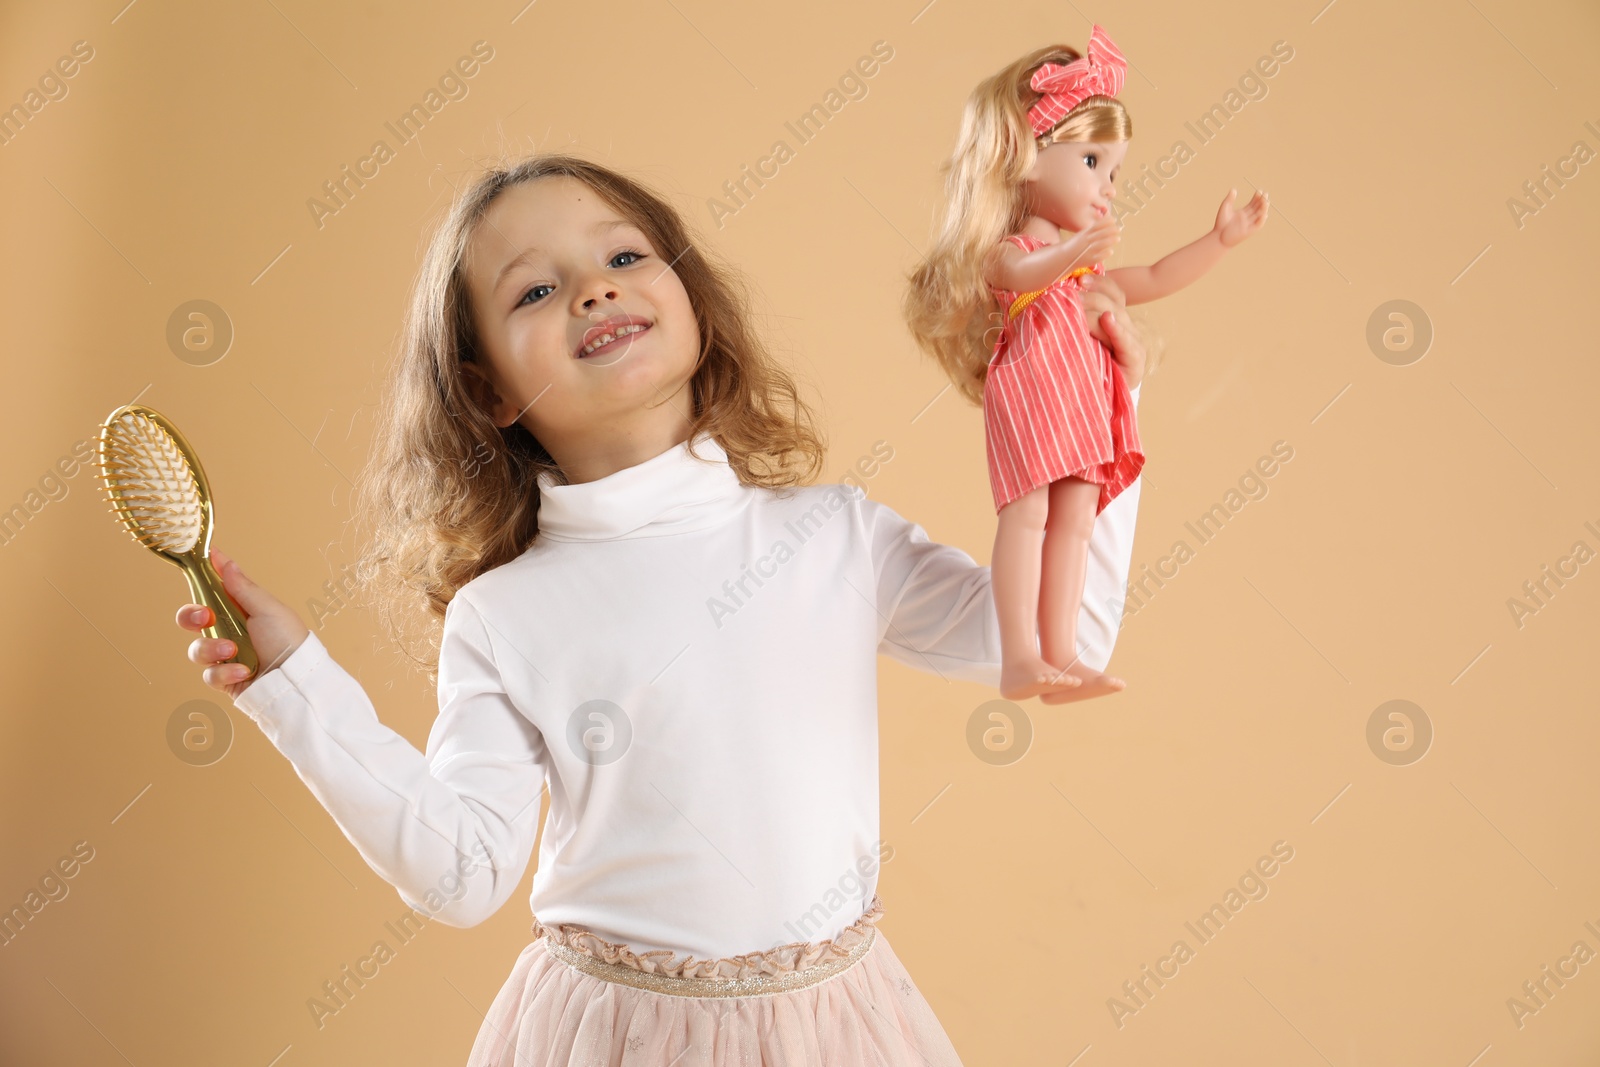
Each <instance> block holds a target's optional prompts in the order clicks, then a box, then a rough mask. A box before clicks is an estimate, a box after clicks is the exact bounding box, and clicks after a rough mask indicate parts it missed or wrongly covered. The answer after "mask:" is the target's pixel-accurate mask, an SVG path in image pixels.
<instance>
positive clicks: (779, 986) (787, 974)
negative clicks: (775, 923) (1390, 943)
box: [544, 929, 878, 997]
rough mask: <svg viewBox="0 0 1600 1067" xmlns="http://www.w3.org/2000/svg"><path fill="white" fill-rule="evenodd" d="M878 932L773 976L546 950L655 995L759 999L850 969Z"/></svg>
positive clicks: (555, 946) (562, 948) (554, 947)
mask: <svg viewBox="0 0 1600 1067" xmlns="http://www.w3.org/2000/svg"><path fill="white" fill-rule="evenodd" d="M877 934H878V932H877V930H876V929H873V930H869V931H868V932H867V936H866V937H864V938H862V939H861V940H860V941H859V942H857V943H856V946H855V947H854V948H852V949H851V950H850V951H849V952H848V953H847V954H845V955H843V956H839V957H835V958H834V959H829V960H823V961H822V962H821V963H814V964H812V965H811V966H809V967H802V968H801V969H800V970H797V971H778V972H776V973H773V974H754V975H750V976H749V977H745V978H702V977H692V976H684V975H675V974H655V973H653V972H651V971H640V970H636V969H635V968H633V967H629V966H627V965H626V964H621V963H607V962H606V961H605V960H601V959H596V958H595V957H593V956H591V955H589V954H588V953H587V952H580V951H578V950H577V949H575V948H568V947H567V946H566V945H563V944H561V943H560V942H559V941H555V940H553V939H551V938H546V939H545V943H544V944H545V948H546V950H548V951H549V952H550V954H551V955H552V956H554V957H555V958H556V959H558V960H560V961H561V962H563V963H565V964H567V965H568V966H570V967H574V968H576V969H578V970H580V971H582V972H583V973H584V974H588V975H593V976H594V977H596V978H599V979H601V980H603V981H607V982H617V983H619V984H621V985H627V986H632V987H634V988H635V989H644V990H648V991H650V992H652V993H665V994H667V995H668V996H674V997H759V996H766V995H768V994H772V993H787V992H790V991H791V990H795V989H805V988H807V987H808V986H814V985H816V984H817V983H818V982H822V981H826V980H827V979H829V978H832V977H834V976H835V975H837V974H842V973H843V972H844V971H846V970H849V969H850V968H851V967H853V966H854V965H855V964H856V963H858V962H859V961H860V960H861V958H862V957H864V956H865V955H866V954H867V953H868V952H869V951H870V950H871V949H872V944H873V942H874V941H876V940H877Z"/></svg>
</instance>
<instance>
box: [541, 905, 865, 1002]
mask: <svg viewBox="0 0 1600 1067" xmlns="http://www.w3.org/2000/svg"><path fill="white" fill-rule="evenodd" d="M882 916H883V901H882V899H881V898H879V897H877V896H876V895H874V896H873V898H872V900H871V901H870V902H869V903H868V905H867V907H866V910H865V911H864V912H863V913H862V914H861V916H860V917H859V918H857V919H856V920H855V921H854V922H852V923H851V924H850V925H849V926H846V927H845V928H844V929H843V930H841V931H839V933H838V934H836V935H834V937H833V938H831V939H829V940H826V941H792V942H790V943H788V944H785V945H775V946H773V947H772V948H769V949H761V950H757V951H754V952H747V953H744V954H742V955H739V956H723V957H717V958H708V959H696V958H695V957H694V956H685V957H683V958H681V959H680V958H679V957H678V955H677V954H676V953H674V952H672V951H670V950H667V949H655V950H652V951H649V952H643V953H635V952H634V951H633V950H632V949H630V948H629V947H628V946H627V945H625V944H619V943H616V942H612V941H607V940H605V939H604V938H602V937H600V936H599V935H598V934H596V933H594V931H592V930H589V929H587V928H585V927H583V926H579V925H575V924H571V923H556V924H553V925H546V924H544V923H542V922H540V921H539V920H538V918H537V917H535V919H534V922H533V932H534V934H535V935H536V936H537V937H539V938H540V939H541V940H542V942H543V943H544V946H545V948H546V949H547V950H548V951H549V953H550V955H552V956H554V957H555V958H556V959H558V960H560V961H561V962H563V963H566V964H567V965H569V966H571V967H573V968H575V969H576V970H579V971H582V972H583V973H584V974H589V975H593V976H594V977H596V978H600V979H602V980H604V981H607V982H616V983H618V984H621V985H629V986H633V987H634V988H636V989H646V990H650V991H652V992H656V993H666V994H669V995H673V996H686V997H749V996H762V995H765V994H770V993H782V992H787V991H789V990H792V989H804V988H806V987H808V986H813V985H816V984H817V983H818V982H823V981H826V980H827V979H829V978H832V977H834V976H835V975H838V974H841V973H843V972H844V971H846V970H848V969H849V968H850V967H852V966H854V965H855V964H856V963H857V962H859V961H860V960H861V959H862V958H863V957H864V956H866V954H867V953H868V952H869V951H871V949H872V945H873V942H874V940H875V938H876V935H877V929H876V924H877V922H878V920H879V919H880V918H882Z"/></svg>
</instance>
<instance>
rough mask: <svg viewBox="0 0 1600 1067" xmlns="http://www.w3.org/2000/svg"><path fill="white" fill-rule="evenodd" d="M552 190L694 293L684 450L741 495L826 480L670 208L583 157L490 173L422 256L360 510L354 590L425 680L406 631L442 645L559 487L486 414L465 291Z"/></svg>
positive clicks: (426, 659) (724, 285)
mask: <svg viewBox="0 0 1600 1067" xmlns="http://www.w3.org/2000/svg"><path fill="white" fill-rule="evenodd" d="M557 176H563V177H567V178H573V179H576V180H577V181H580V182H582V183H583V184H584V185H586V186H588V187H589V188H590V189H592V190H593V191H594V192H595V194H596V195H597V196H599V197H600V198H601V199H602V200H604V201H605V202H606V203H607V204H608V205H610V206H611V207H612V208H613V209H614V210H615V211H616V212H617V214H619V215H620V216H622V217H623V218H625V219H627V220H628V221H630V222H632V223H634V224H635V225H637V226H638V227H639V228H640V229H641V230H643V231H644V233H645V235H646V236H647V237H648V238H649V241H650V244H651V246H652V248H653V249H654V251H655V252H656V253H657V254H658V255H661V256H663V257H664V259H663V262H664V263H670V265H671V268H672V271H673V273H674V274H676V275H677V276H678V278H679V280H681V281H682V283H683V287H684V289H685V290H686V291H687V292H688V296H689V302H690V304H691V305H692V306H693V308H694V315H695V320H696V322H697V324H698V326H699V331H700V355H699V362H698V364H697V365H696V369H695V371H694V376H693V378H692V379H691V382H690V393H691V398H692V404H693V411H692V412H691V417H692V418H693V424H692V427H691V430H690V439H691V440H693V439H694V438H695V437H696V436H698V435H699V434H700V433H701V432H702V431H704V432H707V433H709V434H711V436H712V438H713V439H714V440H716V442H717V443H718V444H720V445H721V446H722V447H723V449H724V450H725V451H726V452H727V454H728V463H729V465H730V466H731V467H732V468H733V469H734V471H735V472H737V474H738V476H739V480H740V481H741V482H742V483H744V484H746V485H755V486H765V487H770V488H779V487H783V486H790V485H799V484H803V483H805V482H807V481H809V480H810V479H811V478H812V477H813V476H814V475H815V474H816V473H817V472H818V470H819V469H820V468H821V466H822V461H823V452H824V449H825V444H824V440H823V436H822V434H821V432H820V431H819V430H818V429H817V428H816V427H815V424H814V419H813V416H812V413H811V410H810V408H809V406H808V405H807V404H806V402H805V400H804V398H803V397H802V396H801V394H800V391H799V389H798V388H797V386H796V383H795V380H794V379H793V378H792V377H791V375H790V374H789V372H788V371H787V370H786V369H785V368H784V367H783V366H782V365H781V364H780V363H779V362H778V360H777V359H775V358H774V356H773V355H772V353H771V352H770V351H769V350H768V348H767V347H766V345H765V343H764V342H763V340H762V338H761V336H760V335H759V334H758V333H757V332H756V330H755V329H754V328H753V327H752V326H751V323H750V300H749V296H748V293H747V290H746V287H745V284H744V281H743V279H742V278H741V276H739V275H738V273H737V272H736V271H734V270H733V269H732V268H730V267H728V266H725V265H723V264H722V263H720V262H719V261H718V260H716V259H715V258H714V257H713V256H712V255H711V254H710V253H708V251H707V250H706V248H705V247H704V246H703V245H701V244H700V243H698V242H697V241H696V240H695V239H693V238H691V236H690V234H689V233H688V231H687V228H686V226H685V224H684V222H683V219H682V217H681V216H680V215H679V213H678V212H677V211H676V210H675V209H674V208H673V207H672V206H671V205H670V204H668V203H667V202H666V201H665V200H663V199H661V198H660V197H658V196H656V195H655V194H654V193H652V192H651V191H650V190H648V189H646V188H645V187H644V186H643V185H641V184H639V183H638V182H636V181H634V180H632V179H630V178H628V177H627V176H625V175H623V174H620V173H618V172H616V171H614V170H611V169H610V168H607V167H604V166H601V165H600V164H598V163H593V162H590V161H588V160H584V159H581V158H578V157H575V156H570V155H558V154H538V155H532V156H528V157H525V158H522V159H520V160H514V161H506V162H503V163H502V164H501V165H498V166H495V167H492V168H491V169H489V170H487V171H486V172H485V173H483V174H482V175H481V176H480V177H478V178H477V179H476V180H475V181H474V182H473V183H472V184H471V185H470V186H469V187H468V188H466V189H465V191H464V192H462V193H460V194H459V195H458V196H457V197H456V199H455V202H454V203H453V205H452V206H451V208H450V211H449V214H448V215H447V216H446V217H445V218H444V220H443V221H442V222H441V223H440V224H439V226H438V228H437V229H436V230H435V232H434V234H433V236H432V239H431V241H430V242H429V244H428V247H427V251H426V253H425V254H424V256H423V259H422V264H421V268H420V269H419V271H418V273H417V275H416V280H415V283H414V286H413V289H412V293H411V300H410V306H409V308H408V310H407V313H406V316H405V322H404V326H403V330H402V335H401V341H400V351H399V355H398V358H397V359H396V360H395V361H394V363H393V365H392V367H391V370H390V374H389V378H388V381H387V382H386V386H385V396H384V400H383V403H382V404H381V405H380V411H379V415H378V418H377V425H376V427H375V429H374V434H373V451H372V453H371V455H370V458H369V461H368V464H367V468H366V471H365V474H364V475H363V477H362V480H361V484H360V486H359V489H358V496H357V501H356V511H357V515H358V518H359V519H360V520H361V522H362V524H363V525H365V526H367V527H369V528H370V531H371V537H370V540H369V541H368V542H367V543H366V545H365V546H364V548H363V550H362V552H361V555H360V558H359V559H358V560H357V564H356V577H357V580H358V581H359V582H360V584H361V586H362V588H363V590H364V591H368V592H372V593H376V594H377V595H376V597H375V599H376V601H377V606H378V608H379V611H380V615H381V618H382V621H383V624H384V626H385V628H386V629H387V630H388V631H389V633H390V635H391V636H392V637H393V638H394V639H395V643H396V644H397V645H398V646H399V647H400V649H401V651H402V652H403V653H404V654H406V655H407V656H408V657H409V658H410V659H411V660H412V661H413V662H414V663H416V664H418V665H419V666H421V667H423V668H425V669H426V670H427V671H428V672H429V674H430V677H436V669H437V664H438V649H437V643H436V641H435V640H431V639H430V640H428V641H424V642H420V643H419V644H420V647H421V648H422V649H423V650H424V655H422V656H418V655H415V654H413V653H412V651H411V649H410V648H409V647H407V646H408V643H409V642H408V640H407V637H408V627H407V625H406V623H407V621H408V620H409V619H415V618H416V617H418V616H421V618H422V619H423V620H424V622H425V624H426V627H427V629H428V630H429V636H430V638H433V637H436V635H435V634H434V633H433V632H432V631H433V629H434V625H435V623H436V622H437V620H439V619H442V618H443V616H444V612H445V608H446V606H447V605H448V604H449V603H450V600H451V598H452V597H454V596H455V594H456V591H457V590H458V589H460V588H461V587H462V586H464V585H466V584H467V583H468V582H470V581H471V580H472V579H473V578H475V577H477V576H478V575H480V574H482V573H484V572H485V571H488V570H490V569H492V568H494V567H497V566H499V565H501V564H503V563H507V562H509V561H510V560H512V559H514V558H516V557H517V556H518V555H520V554H521V553H522V552H523V551H525V550H526V549H527V548H528V547H529V546H530V545H531V544H532V543H533V541H534V540H535V538H536V537H537V535H538V532H539V523H538V511H539V489H538V485H537V482H536V479H537V477H538V475H539V474H540V473H541V472H543V471H547V470H548V471H554V472H556V477H557V479H558V482H559V481H564V477H563V476H562V475H561V474H560V469H559V467H558V466H557V465H556V463H555V461H554V460H553V459H552V458H551V456H550V454H549V452H547V451H546V450H545V448H544V446H542V445H541V444H540V443H539V442H538V441H537V440H536V439H535V438H534V436H533V435H532V434H531V433H530V432H529V431H528V430H527V429H526V428H524V427H523V426H522V425H521V424H519V423H513V424H511V425H510V426H508V427H505V428H501V427H498V426H496V425H495V424H494V422H493V421H491V419H490V418H489V416H488V415H487V414H486V413H485V412H484V411H483V410H481V409H480V408H479V407H478V405H477V404H476V403H475V402H474V401H473V399H472V397H471V394H470V393H469V392H468V390H467V388H466V386H465V383H464V382H463V381H462V378H463V371H462V369H461V364H462V363H463V362H465V361H468V360H477V359H479V358H480V350H479V346H478V343H477V340H476V337H475V335H474V328H473V316H472V307H471V304H470V296H469V292H468V288H467V279H466V263H465V259H466V253H467V248H468V245H469V242H470V241H471V239H472V235H473V233H474V232H475V230H476V229H477V227H478V226H479V224H480V223H481V222H482V220H483V217H484V214H485V212H487V211H488V209H489V207H490V205H491V204H493V203H494V202H495V200H496V198H498V197H499V196H500V195H501V194H502V193H504V192H505V191H506V190H507V189H510V188H512V187H513V186H516V185H519V184H521V183H523V182H533V181H539V180H542V179H545V178H551V177H557ZM418 609H421V610H420V611H419V610H418Z"/></svg>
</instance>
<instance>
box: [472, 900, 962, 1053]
mask: <svg viewBox="0 0 1600 1067" xmlns="http://www.w3.org/2000/svg"><path fill="white" fill-rule="evenodd" d="M882 914H883V902H882V900H880V899H879V898H877V897H873V898H872V903H871V905H869V906H868V908H867V910H866V912H865V913H864V914H863V915H862V916H861V918H859V919H857V920H856V921H855V922H854V923H852V924H851V925H850V926H849V927H847V928H845V929H844V930H843V931H842V932H841V933H840V934H839V936H838V937H835V938H833V939H832V940H830V941H820V942H806V941H799V942H794V943H792V944H788V945H783V946H781V947H779V948H774V949H768V950H766V951H761V952H751V953H747V954H745V955H742V956H732V957H729V956H724V957H721V958H719V959H708V960H696V959H694V958H693V957H688V958H683V959H678V958H677V957H676V954H674V953H670V952H646V953H642V954H635V953H634V952H633V951H632V950H630V949H629V948H627V947H626V946H622V945H617V944H613V943H612V942H609V941H605V940H602V939H601V938H600V937H598V936H596V935H595V934H594V933H592V932H590V931H588V930H586V929H584V928H583V927H580V926H574V925H572V924H561V925H558V926H554V927H547V926H544V925H543V924H541V923H540V922H539V921H538V920H537V919H535V920H534V924H533V930H534V934H535V935H536V938H535V940H534V941H533V943H532V944H530V945H529V946H528V947H527V948H525V949H523V950H522V954H521V955H520V956H518V957H517V962H516V965H515V966H514V967H513V968H512V970H511V976H510V977H509V978H508V979H506V983H505V985H504V986H503V987H502V988H501V990H500V992H499V994H498V995H497V996H496V997H495V999H494V1003H493V1004H492V1005H490V1007H489V1013H488V1015H487V1016H485V1017H484V1020H483V1026H482V1028H481V1029H480V1030H479V1031H478V1038H477V1040H476V1041H475V1042H474V1043H473V1046H472V1055H471V1056H470V1057H469V1058H468V1060H467V1067H558V1065H559V1067H646V1065H649V1067H666V1065H668V1064H670V1065H672V1067H734V1065H738V1067H772V1065H783V1067H819V1065H826V1067H869V1065H870V1067H961V1060H960V1058H959V1057H958V1056H957V1055H956V1051H955V1048H954V1047H953V1046H952V1045H951V1044H950V1039H949V1037H947V1036H946V1035H945V1032H944V1027H942V1026H940V1025H939V1020H938V1018H937V1017H935V1015H934V1014H933V1009H932V1008H931V1007H930V1006H929V1005H928V1002H927V1001H926V1000H924V999H923V997H922V994H921V993H920V992H919V991H918V990H917V987H916V984H915V983H914V982H912V981H911V976H910V975H909V974H907V973H906V969H905V967H904V966H902V965H901V963H900V960H899V959H898V958H897V957H896V956H895V954H894V950H893V949H892V948H890V947H889V942H888V940H887V939H885V938H884V936H883V934H882V933H881V932H880V931H879V930H878V929H877V927H876V923H877V921H878V919H879V918H880V917H881V916H882Z"/></svg>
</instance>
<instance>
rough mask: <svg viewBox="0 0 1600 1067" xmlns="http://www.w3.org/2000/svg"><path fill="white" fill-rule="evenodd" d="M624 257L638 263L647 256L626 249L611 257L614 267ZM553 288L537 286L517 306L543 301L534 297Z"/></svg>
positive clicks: (627, 264) (629, 265)
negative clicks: (542, 290)
mask: <svg viewBox="0 0 1600 1067" xmlns="http://www.w3.org/2000/svg"><path fill="white" fill-rule="evenodd" d="M623 256H633V257H634V262H637V261H638V260H641V259H644V258H645V254H644V253H643V252H639V251H636V250H634V249H632V248H624V249H623V250H622V251H620V252H618V253H617V254H616V255H614V256H612V257H611V265H612V266H616V265H617V260H619V259H621V258H622V257H623ZM622 266H624V267H631V266H633V263H632V262H630V263H624V264H622ZM552 288H554V286H549V285H542V284H541V285H535V286H534V287H533V288H531V289H529V290H528V291H527V292H526V293H523V294H522V299H521V300H519V301H517V306H519V307H520V306H522V305H523V304H527V303H533V302H536V301H538V300H540V299H542V297H538V296H534V294H535V293H537V292H538V291H539V290H540V289H552ZM529 297H533V300H531V301H530V300H529V299H528V298H529Z"/></svg>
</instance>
